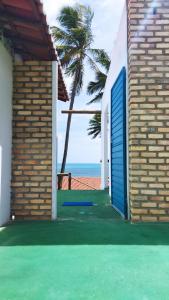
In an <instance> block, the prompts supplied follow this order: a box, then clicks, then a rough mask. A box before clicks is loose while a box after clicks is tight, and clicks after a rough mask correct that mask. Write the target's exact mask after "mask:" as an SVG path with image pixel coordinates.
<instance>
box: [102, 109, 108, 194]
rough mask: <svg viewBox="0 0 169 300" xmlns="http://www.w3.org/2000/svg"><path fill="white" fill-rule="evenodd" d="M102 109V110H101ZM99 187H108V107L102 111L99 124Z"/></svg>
mask: <svg viewBox="0 0 169 300" xmlns="http://www.w3.org/2000/svg"><path fill="white" fill-rule="evenodd" d="M102 111H103V110H102ZM101 154H102V164H101V189H102V190H104V189H106V188H107V187H108V168H109V167H108V107H107V108H106V109H105V110H104V111H103V113H102V125H101Z"/></svg>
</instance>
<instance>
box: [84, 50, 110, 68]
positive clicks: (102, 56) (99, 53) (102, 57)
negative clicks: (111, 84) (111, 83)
mask: <svg viewBox="0 0 169 300" xmlns="http://www.w3.org/2000/svg"><path fill="white" fill-rule="evenodd" d="M88 52H89V54H90V55H91V56H92V57H93V59H94V60H95V62H96V63H98V64H100V65H101V66H102V67H104V68H105V70H106V71H108V70H109V67H110V63H111V60H110V57H109V55H108V54H107V53H106V51H105V50H103V49H89V50H88Z"/></svg>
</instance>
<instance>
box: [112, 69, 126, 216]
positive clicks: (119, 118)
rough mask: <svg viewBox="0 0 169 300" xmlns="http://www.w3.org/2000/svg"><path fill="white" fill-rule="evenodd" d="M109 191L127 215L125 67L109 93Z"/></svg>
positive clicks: (115, 203)
mask: <svg viewBox="0 0 169 300" xmlns="http://www.w3.org/2000/svg"><path fill="white" fill-rule="evenodd" d="M111 191H112V192H111V193H112V204H113V206H114V207H115V208H116V209H117V210H118V211H119V212H120V213H121V215H123V216H124V217H127V176H126V70H125V68H123V69H122V70H121V72H120V74H119V76H118V78H117V80H116V82H115V84H114V86H113V88H112V93H111Z"/></svg>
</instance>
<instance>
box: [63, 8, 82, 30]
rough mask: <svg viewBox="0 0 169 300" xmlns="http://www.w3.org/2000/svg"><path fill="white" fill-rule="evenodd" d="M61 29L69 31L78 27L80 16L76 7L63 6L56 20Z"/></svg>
mask: <svg viewBox="0 0 169 300" xmlns="http://www.w3.org/2000/svg"><path fill="white" fill-rule="evenodd" d="M57 20H58V22H59V23H60V25H61V27H63V28H65V29H66V31H68V32H69V31H70V30H71V29H72V28H76V27H78V26H79V25H80V21H81V20H80V16H79V13H78V10H77V8H76V7H71V6H65V7H63V8H62V9H61V11H60V14H59V16H58V18H57Z"/></svg>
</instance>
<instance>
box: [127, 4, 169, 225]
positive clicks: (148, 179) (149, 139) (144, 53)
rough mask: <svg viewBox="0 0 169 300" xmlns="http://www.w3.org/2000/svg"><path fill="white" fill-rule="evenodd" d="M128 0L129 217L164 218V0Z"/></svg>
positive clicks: (167, 18)
mask: <svg viewBox="0 0 169 300" xmlns="http://www.w3.org/2000/svg"><path fill="white" fill-rule="evenodd" d="M152 2H154V1H150V0H139V1H138V0H128V43H129V45H128V46H129V144H130V146H129V147H130V160H129V161H130V163H129V164H130V166H129V168H130V170H129V173H130V190H129V193H130V203H131V217H132V220H133V221H169V1H166V0H157V1H155V3H156V5H155V9H154V8H153V7H152V5H151V4H152Z"/></svg>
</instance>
